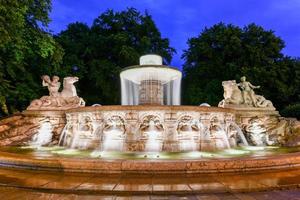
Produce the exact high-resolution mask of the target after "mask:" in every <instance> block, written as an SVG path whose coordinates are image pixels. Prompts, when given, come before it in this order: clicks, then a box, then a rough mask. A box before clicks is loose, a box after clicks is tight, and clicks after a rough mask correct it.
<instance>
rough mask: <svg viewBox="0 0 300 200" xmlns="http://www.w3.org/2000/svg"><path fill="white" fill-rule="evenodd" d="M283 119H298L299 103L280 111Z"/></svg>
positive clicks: (299, 116)
mask: <svg viewBox="0 0 300 200" xmlns="http://www.w3.org/2000/svg"><path fill="white" fill-rule="evenodd" d="M280 114H281V115H282V116H284V117H294V118H297V119H300V103H297V104H294V105H289V106H287V107H285V108H284V109H283V110H281V111H280Z"/></svg>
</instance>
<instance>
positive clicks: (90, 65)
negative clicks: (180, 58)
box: [56, 8, 175, 105]
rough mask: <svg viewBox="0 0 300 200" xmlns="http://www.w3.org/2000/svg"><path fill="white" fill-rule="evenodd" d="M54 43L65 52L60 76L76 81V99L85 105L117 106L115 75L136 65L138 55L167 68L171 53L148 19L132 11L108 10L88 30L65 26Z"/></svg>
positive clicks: (117, 92) (118, 85) (76, 26)
mask: <svg viewBox="0 0 300 200" xmlns="http://www.w3.org/2000/svg"><path fill="white" fill-rule="evenodd" d="M56 41H57V42H59V44H60V45H61V46H62V47H63V48H64V50H65V56H64V61H63V65H64V67H65V71H64V72H63V73H64V74H65V75H76V76H78V77H79V78H80V81H79V83H78V88H79V90H80V95H81V96H82V97H83V98H84V99H85V100H86V101H87V103H88V104H89V105H91V104H94V103H100V104H119V103H120V82H119V79H120V77H119V73H120V71H121V70H122V68H124V67H127V66H130V65H136V64H137V63H138V60H139V57H140V56H141V55H143V54H147V53H155V54H159V55H162V56H163V57H164V58H165V60H164V62H165V63H166V64H168V63H170V61H171V59H172V55H173V53H175V50H174V49H173V48H171V47H170V46H169V40H168V39H166V38H162V36H161V34H160V32H159V30H158V29H157V27H156V25H155V23H154V22H153V20H152V18H151V16H150V15H148V14H147V13H145V14H141V13H140V12H138V11H137V10H136V9H133V8H129V9H127V10H125V11H122V12H114V11H113V10H108V11H106V12H104V13H103V14H101V15H100V16H99V17H97V18H96V19H95V20H94V22H93V24H92V26H91V27H89V26H87V25H86V24H83V23H79V22H77V23H72V24H69V26H68V28H67V30H65V31H62V32H61V33H59V34H58V35H57V36H56Z"/></svg>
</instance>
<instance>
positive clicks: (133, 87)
mask: <svg viewBox="0 0 300 200" xmlns="http://www.w3.org/2000/svg"><path fill="white" fill-rule="evenodd" d="M181 76H182V75H181V72H180V71H179V70H177V69H175V68H172V67H168V66H164V65H162V58H161V57H160V56H157V55H146V56H142V57H141V58H140V65H138V66H132V67H128V68H125V69H124V70H123V71H122V72H121V73H120V78H121V88H122V106H93V107H82V108H75V109H69V110H68V111H67V112H66V116H67V117H66V118H67V124H66V126H65V128H64V130H63V131H62V135H61V139H60V142H59V144H60V145H63V146H65V147H68V148H77V149H95V150H97V151H105V152H107V151H118V152H130V151H131V152H187V151H204V150H220V149H228V148H231V147H235V146H237V145H238V143H239V142H238V141H237V140H236V139H237V137H236V136H234V137H233V136H232V135H233V134H232V133H231V131H233V129H232V128H230V129H229V128H226V127H228V126H229V125H230V124H234V121H235V118H234V112H233V110H231V109H225V108H215V107H208V106H196V107H195V106H179V104H180V83H181ZM234 131H236V130H234ZM238 134H239V135H240V137H241V138H243V139H244V138H245V137H244V136H241V134H242V133H241V132H238ZM229 136H231V137H230V139H229ZM241 143H243V145H247V142H245V141H244V140H242V142H241Z"/></svg>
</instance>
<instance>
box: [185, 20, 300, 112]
mask: <svg viewBox="0 0 300 200" xmlns="http://www.w3.org/2000/svg"><path fill="white" fill-rule="evenodd" d="M188 46H189V47H188V49H187V50H185V51H184V54H183V56H182V57H183V59H184V60H185V64H184V66H183V72H184V81H183V85H184V87H183V98H184V102H185V103H187V104H195V105H197V104H200V103H201V102H208V103H210V104H212V105H217V104H218V102H219V101H220V100H221V99H222V95H223V88H222V85H221V82H222V81H223V80H233V79H236V80H237V81H239V78H240V77H241V76H243V75H245V76H246V77H247V78H248V80H250V82H252V83H253V84H256V85H261V86H262V87H261V89H260V90H258V91H257V92H258V93H260V94H263V95H265V97H266V98H268V99H270V100H272V101H273V103H274V104H275V106H276V107H277V108H279V109H281V108H283V106H285V105H288V104H292V103H296V102H299V100H300V97H299V94H300V91H299V90H300V87H299V85H300V62H299V60H297V59H292V58H290V57H286V56H284V55H283V54H282V53H281V51H282V49H283V48H284V42H283V40H282V39H280V38H279V37H277V36H276V35H275V34H274V32H273V31H268V30H264V29H263V28H262V27H260V26H257V25H255V24H250V25H248V26H246V27H244V28H240V27H237V26H234V25H231V24H229V25H226V24H223V23H219V24H216V25H214V26H213V27H211V28H205V29H204V30H203V31H202V33H201V34H200V35H199V36H198V37H195V38H191V39H189V40H188Z"/></svg>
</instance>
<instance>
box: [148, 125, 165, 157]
mask: <svg viewBox="0 0 300 200" xmlns="http://www.w3.org/2000/svg"><path fill="white" fill-rule="evenodd" d="M144 134H145V135H146V143H145V149H144V151H146V152H160V151H161V150H162V143H161V141H160V140H161V136H160V131H159V130H157V128H156V127H155V123H154V121H150V122H149V125H148V128H147V130H146V131H145V132H144Z"/></svg>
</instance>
